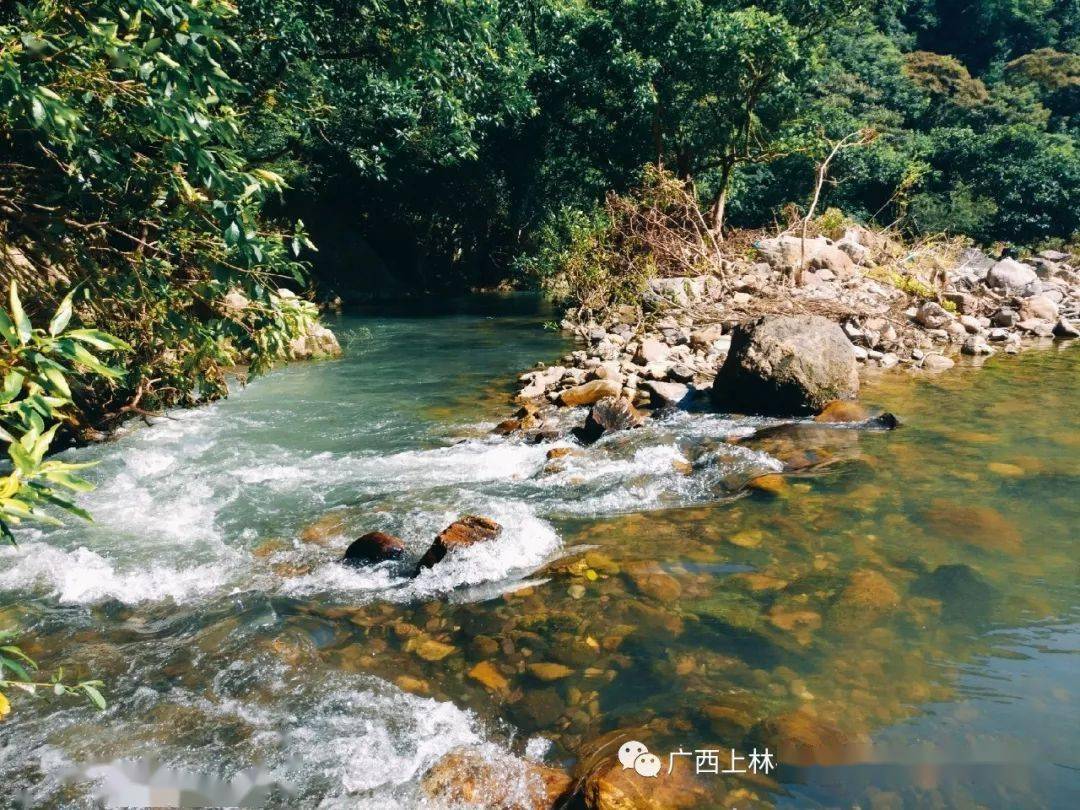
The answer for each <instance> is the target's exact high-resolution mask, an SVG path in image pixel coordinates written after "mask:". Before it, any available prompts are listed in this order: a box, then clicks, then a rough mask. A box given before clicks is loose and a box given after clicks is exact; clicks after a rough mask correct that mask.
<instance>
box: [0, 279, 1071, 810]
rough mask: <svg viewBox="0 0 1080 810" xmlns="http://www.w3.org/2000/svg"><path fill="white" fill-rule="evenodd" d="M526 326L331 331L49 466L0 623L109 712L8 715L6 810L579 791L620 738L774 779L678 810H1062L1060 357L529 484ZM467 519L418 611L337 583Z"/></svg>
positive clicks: (745, 424) (663, 443)
mask: <svg viewBox="0 0 1080 810" xmlns="http://www.w3.org/2000/svg"><path fill="white" fill-rule="evenodd" d="M550 319H551V316H550V314H548V313H544V312H542V311H537V310H536V309H535V304H534V303H533V302H531V301H530V300H529V299H522V298H508V299H499V300H489V301H472V302H465V303H461V304H460V305H458V306H448V307H446V308H445V309H444V310H443V311H441V312H436V313H428V314H415V313H413V314H404V315H401V316H399V317H394V316H386V315H382V316H380V317H374V316H350V317H346V318H343V319H341V321H340V322H339V323H338V324H337V325H336V327H335V328H336V331H338V332H339V334H340V335H341V336H342V337H343V343H344V345H345V348H346V353H345V357H344V358H343V359H341V360H338V361H329V362H320V363H310V364H296V365H292V366H290V367H288V368H284V369H281V370H278V371H276V372H274V373H273V374H271V375H270V376H268V377H265V378H263V379H260V380H257V381H255V382H254V383H252V384H251V385H248V386H247V387H245V388H243V389H240V390H237V391H236V392H235V393H234V395H233V396H232V397H231V398H230V399H229V400H227V401H225V402H221V403H217V404H214V405H212V406H209V407H205V408H199V409H195V410H191V411H186V412H177V413H174V414H170V416H169V418H164V419H156V420H153V424H152V425H149V426H148V425H144V424H142V423H133V424H131V425H129V426H128V427H127V428H126V429H125V430H124V431H123V432H122V434H121V435H120V436H119V437H118V438H117V439H116V440H115V441H111V442H108V443H104V444H101V445H97V446H94V447H88V448H82V449H79V450H75V451H71V452H69V453H67V454H66V455H67V456H70V457H72V458H74V459H77V460H94V461H98V462H99V464H98V466H96V467H94V468H92V469H91V470H90V472H89V477H90V478H92V479H93V480H94V482H95V483H96V484H97V485H98V488H97V489H96V490H95V491H94V492H92V493H89V494H88V495H86V496H84V498H83V501H82V504H83V505H84V506H85V507H86V508H87V509H89V510H90V511H91V512H92V513H93V515H94V517H95V522H94V523H93V524H89V525H88V524H75V523H71V524H69V525H68V526H66V527H63V528H59V529H47V530H34V531H28V532H25V533H24V534H23V536H22V537H21V545H20V546H19V547H17V548H3V549H0V626H6V625H11V624H16V625H18V626H20V627H21V628H22V629H23V631H24V633H25V635H24V639H23V640H24V646H25V647H26V649H27V651H28V652H30V653H31V654H32V655H34V656H35V657H36V658H38V659H39V662H40V663H41V664H42V665H43V666H45V667H55V666H58V665H61V664H62V665H63V666H64V667H65V669H66V671H67V672H68V673H69V675H71V676H93V677H99V678H101V679H102V680H104V681H105V682H106V684H107V687H106V689H105V692H106V696H107V698H108V700H109V703H110V705H109V708H108V710H107V711H106V712H104V713H98V712H96V711H95V710H93V709H92V708H91V707H88V706H86V705H83V704H79V703H75V702H70V701H57V702H43V701H42V702H32V701H28V700H18V701H16V702H15V703H16V705H15V707H14V712H13V714H12V715H11V716H10V717H9V718H8V719H7V721H6V722H4V723H3V724H2V725H0V780H2V782H3V784H4V785H5V787H6V788H7V790H6V791H5V793H6V794H7V796H6V798H5V801H7V800H8V799H11V800H12V801H22V802H23V803H25V804H27V805H28V806H35V807H37V806H90V805H92V804H93V802H94V801H95V798H94V797H95V796H101V797H103V799H104V800H106V801H112V802H115V803H118V804H124V803H138V801H137V800H138V797H139V796H141V795H143V794H141V793H140V792H139V791H140V790H141V788H140V787H139V785H140V784H141V783H145V782H147V781H149V774H150V773H152V772H154V769H155V768H156V769H158V779H159V781H160V782H161V783H162V784H171V785H174V786H175V785H176V784H181V783H183V784H186V785H188V790H189V794H188V795H189V797H190V796H197V795H207V796H215V797H218V798H216V799H215V800H216V801H217V802H218V803H221V804H237V803H241V802H242V801H244V800H245V799H244V797H245V796H246V797H247V801H250V802H251V803H253V804H259V803H262V802H263V801H265V802H268V803H269V804H270V805H272V806H303V807H316V806H321V807H337V806H342V807H344V806H349V807H356V806H361V807H371V808H379V807H387V808H391V807H402V806H406V807H407V806H416V805H418V804H420V803H421V802H422V801H424V795H423V792H422V789H421V787H420V779H421V777H422V775H423V773H424V772H425V771H426V770H427V769H428V768H429V767H430V766H431V765H432V764H433V763H434V762H436V761H437V760H438V759H439V758H440V757H441V756H443V755H444V754H445V753H447V752H448V751H450V750H453V749H454V748H457V747H459V746H471V747H476V748H477V749H478V750H481V751H482V752H484V754H485V756H489V757H491V758H494V759H500V760H505V761H507V762H510V763H511V769H512V763H513V762H514V759H513V758H514V757H519V756H521V757H529V758H531V759H534V760H543V761H546V762H548V763H550V764H554V765H559V766H564V767H567V768H568V769H570V770H572V769H573V767H574V764H575V762H576V761H577V759H578V758H579V757H581V756H582V755H583V752H588V751H589V750H591V748H592V747H595V745H596V744H597V741H598V740H604V739H605V738H606V737H607V736H609V735H612V734H615V733H623V734H626V733H629V734H631V735H632V736H634V737H636V738H638V739H641V740H642V741H643V742H645V743H646V744H648V745H649V747H650V750H652V751H654V752H656V753H658V754H662V758H663V761H664V764H665V770H666V766H667V764H668V754H669V752H673V751H676V750H680V749H683V750H689V751H694V750H696V749H721V750H725V751H726V750H730V749H731V748H736V749H737V750H738V751H746V750H749V749H750V748H751V747H755V746H763V745H766V744H769V745H771V746H772V747H773V750H774V752H775V754H776V756H777V757H778V759H779V768H777V769H776V770H775V771H773V772H772V773H771V774H770V775H769V777H768V778H761V779H754V780H747V779H740V778H736V777H724V776H722V775H717V776H712V775H703V776H700V778H698V779H697V786H696V788H695V789H696V790H697V789H700V790H699V792H697V793H695V794H694V795H695V797H696V798H695V801H696V802H697V803H698V804H699V806H703V807H705V806H716V805H718V804H719V803H720V802H732V803H734V802H737V803H738V804H739V806H740V807H743V806H772V805H780V806H789V807H849V806H855V805H860V806H864V807H865V806H874V807H877V806H880V807H900V806H911V807H923V806H928V805H937V806H967V805H971V804H979V803H981V804H983V805H985V806H990V807H1010V806H1040V807H1064V806H1068V804H1069V801H1070V797H1073V798H1074V797H1075V795H1077V792H1078V791H1080V777H1078V773H1080V756H1078V755H1077V753H1076V751H1077V745H1076V743H1077V742H1078V736H1080V735H1078V732H1077V729H1078V728H1080V722H1078V721H1080V710H1078V703H1077V701H1078V699H1080V695H1078V691H1080V690H1078V689H1077V687H1076V683H1077V682H1080V678H1078V677H1077V676H1078V674H1080V664H1078V658H1077V651H1078V646H1077V642H1078V639H1080V615H1078V614H1080V611H1078V609H1077V608H1078V605H1080V600H1078V598H1077V597H1078V576H1077V574H1078V569H1077V562H1076V553H1075V539H1076V531H1077V527H1078V525H1080V467H1078V465H1077V462H1076V459H1077V454H1078V451H1080V410H1078V409H1077V407H1076V396H1077V380H1078V379H1080V351H1077V350H1076V349H1075V348H1070V347H1066V348H1058V349H1052V350H1047V351H1037V352H1030V353H1027V354H1024V355H1022V356H1019V357H995V358H992V359H990V360H988V361H987V362H986V363H985V367H984V368H981V369H975V368H973V367H958V368H956V369H954V370H952V371H950V372H949V373H947V374H945V375H941V376H937V377H930V376H925V377H921V378H917V379H914V380H913V379H912V378H911V377H910V376H909V375H906V374H901V373H896V372H894V373H883V374H881V375H880V376H879V377H876V378H871V379H869V380H867V382H866V383H865V386H864V393H863V399H864V400H865V401H866V402H868V403H870V404H872V405H876V406H878V407H880V408H883V409H888V410H890V411H892V412H894V413H896V414H898V415H899V416H900V417H901V419H902V420H903V422H904V424H903V426H902V427H901V428H900V429H898V430H896V431H889V432H886V431H858V430H854V429H850V428H840V429H837V428H830V429H818V428H806V429H800V431H796V432H794V433H792V432H788V433H784V432H783V431H781V432H780V433H779V434H778V436H777V437H775V438H773V439H771V440H760V441H754V440H749V441H747V440H746V438H745V437H747V436H749V435H751V434H753V433H754V432H755V430H757V429H759V428H761V427H763V426H765V425H768V424H772V423H771V422H766V421H764V420H755V419H746V418H727V417H724V416H720V415H715V414H706V413H698V414H685V413H681V414H676V415H673V416H670V417H667V418H665V419H663V420H659V421H657V422H655V423H653V424H651V425H650V426H648V427H647V428H645V429H642V430H638V431H633V432H632V433H627V434H624V435H615V436H611V437H608V438H606V439H604V440H603V441H601V442H600V443H598V444H597V445H594V446H593V447H590V448H588V449H587V450H585V451H583V452H580V453H578V452H573V453H570V454H567V455H563V456H561V457H557V458H550V459H549V458H548V456H549V454H550V451H552V450H553V449H555V448H558V447H568V446H569V443H568V442H554V443H543V444H539V445H528V444H523V443H517V442H514V441H511V440H508V439H505V438H502V437H498V436H494V435H492V434H491V428H492V427H493V426H494V424H495V423H496V422H498V421H499V420H501V419H503V418H504V417H505V416H506V415H507V413H508V411H509V405H508V396H509V394H510V392H511V391H512V390H513V388H514V386H513V382H514V380H515V377H516V374H517V373H518V372H519V371H520V370H522V369H524V368H527V367H529V366H530V365H531V364H532V363H533V362H534V361H535V360H537V359H554V358H555V357H557V356H558V355H559V354H561V353H562V352H564V351H566V349H567V343H566V342H565V340H564V339H563V338H562V337H561V336H560V335H559V334H558V333H555V332H550V331H546V330H544V329H543V328H542V327H541V324H542V322H543V321H544V320H550ZM551 455H553V456H555V455H558V453H555V454H551ZM796 458H798V459H804V460H807V461H806V463H805V464H796V465H794V466H799V467H801V468H802V472H800V473H798V474H795V475H790V476H787V477H786V478H785V486H784V488H783V490H782V491H781V492H780V493H779V494H778V495H774V494H768V493H764V492H755V493H752V494H749V495H747V494H746V492H745V491H743V490H742V489H741V485H742V484H743V483H744V482H745V481H746V480H747V479H748V478H749V477H752V476H754V475H759V474H762V473H767V472H772V471H777V470H780V469H782V468H783V465H784V463H785V462H786V463H787V464H788V465H789V467H790V466H792V460H793V459H796ZM468 513H475V514H481V515H487V516H490V517H492V518H494V519H495V520H497V521H499V522H500V523H501V524H502V525H503V526H504V532H503V534H502V536H501V537H500V538H499V539H498V540H497V541H496V542H495V543H494V544H493V545H491V546H485V547H482V548H481V547H477V548H475V549H472V550H470V551H469V553H466V554H462V555H460V556H457V557H453V558H449V559H447V560H446V561H444V563H442V564H440V565H438V566H436V567H435V568H434V569H432V570H430V571H426V572H425V573H423V574H422V575H421V576H419V577H417V578H415V579H413V578H411V577H409V576H407V573H408V569H409V567H410V566H409V565H402V566H400V567H398V566H395V565H393V564H391V565H383V566H379V567H377V568H374V569H370V570H354V569H348V568H344V567H342V566H341V565H339V564H338V563H337V561H336V559H337V557H339V556H340V554H341V553H342V551H343V550H344V548H345V546H346V545H347V544H348V541H349V539H351V538H353V537H356V536H358V535H359V534H362V533H364V532H366V531H371V530H375V529H379V530H383V531H388V532H391V533H393V534H397V535H399V536H400V537H402V538H403V539H404V540H405V541H406V543H407V545H408V548H409V553H410V558H409V559H410V562H412V563H415V559H416V558H418V557H419V556H420V555H421V554H422V553H423V552H424V550H426V548H427V546H428V545H430V543H431V540H432V538H433V537H434V535H435V534H436V533H437V532H438V531H439V530H441V529H442V528H444V527H445V526H446V525H447V524H448V523H449V522H451V521H452V520H454V519H455V518H457V517H459V516H460V515H462V514H468ZM537 664H541V665H550V666H541V667H536V666H535V665H537ZM481 665H483V666H481ZM478 667H480V669H478ZM491 671H494V672H495V673H496V674H497V677H496V678H491V677H490V676H489V677H486V678H485V677H482V676H483V674H484V673H490V672H491ZM478 673H479V674H478ZM185 774H186V775H185ZM200 775H201V778H200ZM510 781H511V783H510V784H508V785H507V786H506V788H505V790H506V792H507V794H508V795H512V794H513V791H514V790H515V789H516V788H515V786H514V785H513V784H512V780H510ZM230 791H231V792H230ZM20 797H21V798H20ZM192 801H194V800H193V799H192Z"/></svg>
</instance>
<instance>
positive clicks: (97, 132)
mask: <svg viewBox="0 0 1080 810" xmlns="http://www.w3.org/2000/svg"><path fill="white" fill-rule="evenodd" d="M2 14H3V16H2V17H0V143H4V144H5V146H6V148H5V150H4V156H3V157H2V158H0V242H2V243H6V247H5V248H4V250H3V253H2V254H0V261H2V263H3V270H4V271H5V274H6V275H7V276H8V277H13V278H16V279H18V280H19V281H20V283H21V284H22V285H23V289H24V290H26V291H27V293H28V294H27V300H28V301H29V302H31V304H32V308H35V307H36V308H38V309H41V308H45V307H48V306H50V305H55V304H56V302H57V301H58V300H59V298H60V297H61V295H62V294H63V292H62V291H64V290H66V289H67V288H71V287H77V288H78V289H79V294H78V296H77V297H76V299H75V306H76V308H77V310H78V313H79V317H80V318H81V320H82V321H83V322H84V323H86V324H88V325H91V326H94V325H97V326H100V325H103V324H107V325H108V326H109V328H110V329H111V330H113V331H115V332H117V333H118V334H119V335H120V336H121V337H122V338H124V339H125V340H126V341H127V342H128V343H130V344H131V346H132V347H133V351H132V352H131V353H130V355H129V356H128V357H127V358H126V362H127V366H128V370H129V372H130V373H129V374H128V375H127V376H126V381H127V385H126V386H124V387H121V388H117V389H115V393H116V394H117V396H118V397H119V399H117V400H115V401H106V402H102V403H100V408H101V410H103V411H104V410H109V411H112V412H113V413H116V412H120V410H121V408H122V407H123V406H125V405H131V406H138V407H151V408H152V407H155V406H160V405H162V404H168V403H171V402H185V401H187V402H190V401H194V400H196V399H199V398H201V397H208V396H209V397H212V396H218V395H221V394H223V393H224V390H225V384H224V374H223V371H224V369H225V368H226V367H228V366H230V365H233V364H235V363H237V362H240V361H245V362H250V363H251V364H252V367H253V369H254V370H255V371H259V370H261V369H263V368H266V367H267V366H268V365H269V364H270V363H271V362H272V361H273V360H274V359H275V358H276V357H278V356H280V355H281V354H282V353H283V352H284V350H285V347H286V346H287V344H288V340H289V339H290V337H291V335H290V334H289V332H288V330H287V324H288V321H287V319H284V318H282V317H281V314H280V312H279V309H280V307H279V305H278V303H277V302H276V301H275V299H274V298H273V297H272V295H273V291H274V290H276V289H277V287H278V286H279V284H280V283H281V282H282V280H285V279H288V280H291V281H292V282H293V283H300V282H301V281H302V280H303V272H302V267H301V265H300V264H299V263H298V261H297V255H298V254H299V252H300V250H301V249H302V247H303V246H305V245H306V244H308V242H307V237H306V235H305V233H304V231H303V229H302V228H301V227H300V226H297V227H296V228H294V229H289V230H280V229H277V228H275V227H274V226H272V225H271V224H269V223H268V222H267V221H266V219H265V218H264V217H263V216H262V215H261V210H262V207H263V204H264V202H265V201H266V200H267V199H268V198H270V197H272V196H274V195H276V194H278V193H279V192H280V191H281V190H282V188H283V181H282V179H281V177H280V176H279V175H278V174H276V173H275V172H273V171H271V170H269V169H267V168H263V167H260V166H257V165H252V164H251V163H249V162H248V160H247V159H246V157H245V156H244V154H243V153H242V152H241V150H240V148H239V147H240V137H239V133H240V131H241V129H242V126H243V119H242V115H241V108H240V107H239V106H238V105H239V104H240V102H241V101H242V100H243V98H244V92H243V89H242V88H241V87H240V86H239V85H238V84H237V83H236V82H235V81H234V80H233V79H232V78H230V77H229V75H228V74H227V73H226V72H225V70H224V68H223V64H224V63H225V60H226V58H227V55H228V54H229V53H230V52H236V51H238V49H239V46H238V45H237V43H236V41H235V40H234V39H232V38H231V37H230V36H229V35H228V33H227V29H228V26H230V25H232V24H233V21H234V17H235V11H234V9H233V8H232V6H231V5H230V4H229V3H227V2H225V1H224V0H203V1H202V2H200V1H199V0H173V1H172V2H169V3H160V2H157V0H95V2H86V3H77V4H73V3H68V2H58V0H43V1H42V2H36V3H32V4H25V5H14V6H12V5H7V6H5V10H4V11H3V12H2ZM233 291H236V292H240V293H242V296H243V300H244V301H245V302H246V303H245V305H244V306H243V307H242V308H240V309H238V308H237V307H235V306H233V305H232V304H231V303H230V302H235V301H237V300H241V299H239V298H237V297H236V296H233V297H232V298H229V294H230V293H231V292H233ZM241 310H242V311H241Z"/></svg>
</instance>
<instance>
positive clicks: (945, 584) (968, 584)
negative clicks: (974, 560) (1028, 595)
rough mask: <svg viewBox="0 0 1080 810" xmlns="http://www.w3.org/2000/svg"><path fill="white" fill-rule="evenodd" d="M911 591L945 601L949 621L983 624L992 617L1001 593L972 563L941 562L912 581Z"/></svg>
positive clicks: (943, 605) (943, 611)
mask: <svg viewBox="0 0 1080 810" xmlns="http://www.w3.org/2000/svg"><path fill="white" fill-rule="evenodd" d="M911 593H913V594H915V595H916V596H926V597H929V598H930V599H937V600H938V601H940V602H941V612H942V616H944V617H945V619H947V620H948V621H954V622H955V621H959V622H966V623H968V624H983V623H985V622H987V621H988V620H989V619H990V614H991V613H992V611H993V608H994V603H995V601H996V599H997V594H996V593H995V591H994V589H993V588H992V587H991V586H990V585H988V584H987V583H986V581H985V580H984V579H983V578H982V577H981V576H979V575H978V574H977V573H975V571H974V570H973V569H972V568H971V566H969V565H963V564H961V563H957V564H952V565H939V566H938V567H937V568H935V569H934V570H933V571H930V572H929V573H926V574H923V575H922V576H920V577H919V578H918V579H917V580H915V581H914V582H913V583H912V584H911Z"/></svg>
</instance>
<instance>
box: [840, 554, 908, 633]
mask: <svg viewBox="0 0 1080 810" xmlns="http://www.w3.org/2000/svg"><path fill="white" fill-rule="evenodd" d="M899 605H900V594H899V593H898V592H897V590H896V588H895V587H894V586H893V584H892V583H891V582H889V580H887V579H886V578H885V576H884V575H883V574H882V573H881V572H879V571H873V570H870V569H861V570H859V571H856V572H855V573H853V574H852V575H851V579H850V580H849V581H848V584H847V586H846V587H845V588H844V590H842V591H841V592H840V595H839V596H838V597H837V598H836V601H835V602H834V603H833V605H832V608H831V609H830V610H829V626H830V627H832V628H836V629H839V630H855V629H859V628H863V627H865V626H866V625H868V624H871V623H873V622H874V621H875V620H877V618H878V617H879V616H881V615H882V614H884V613H887V612H889V611H892V610H894V609H896V608H897V607H899Z"/></svg>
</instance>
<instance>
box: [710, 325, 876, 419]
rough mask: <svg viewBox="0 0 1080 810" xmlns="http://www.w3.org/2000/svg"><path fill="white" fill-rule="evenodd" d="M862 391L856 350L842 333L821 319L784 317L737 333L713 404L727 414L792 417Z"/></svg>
mask: <svg viewBox="0 0 1080 810" xmlns="http://www.w3.org/2000/svg"><path fill="white" fill-rule="evenodd" d="M858 393H859V374H858V365H857V363H856V360H855V349H854V347H853V346H852V345H851V343H850V341H848V339H847V337H846V336H845V335H844V332H843V330H842V329H841V328H840V327H839V326H838V325H837V324H835V323H833V322H832V321H830V320H828V319H826V318H823V317H821V316H819V315H780V316H766V317H763V318H759V319H757V320H755V321H751V322H750V323H746V324H741V325H740V326H738V327H737V328H736V329H735V332H734V334H733V335H732V339H731V350H730V351H729V352H728V355H727V359H726V360H725V361H724V364H723V365H722V366H721V367H720V370H719V372H718V373H717V375H716V380H715V382H714V383H713V388H712V400H713V404H714V405H716V406H717V407H718V408H723V409H726V410H733V411H739V412H743V413H759V414H766V415H775V416H793V415H803V414H810V413H815V412H817V411H819V410H821V408H823V407H824V406H825V405H826V404H827V403H829V402H830V401H832V400H834V399H854V398H855V397H856V395H858Z"/></svg>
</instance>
